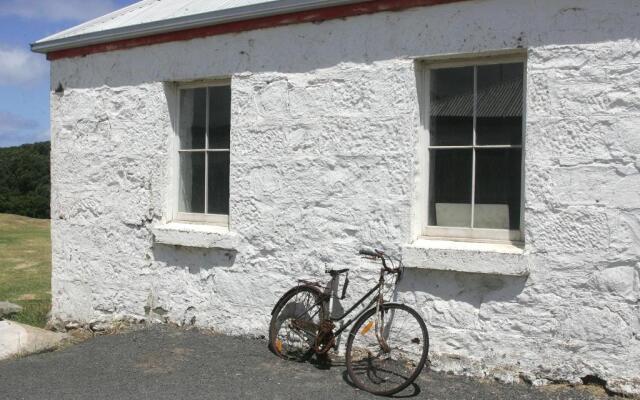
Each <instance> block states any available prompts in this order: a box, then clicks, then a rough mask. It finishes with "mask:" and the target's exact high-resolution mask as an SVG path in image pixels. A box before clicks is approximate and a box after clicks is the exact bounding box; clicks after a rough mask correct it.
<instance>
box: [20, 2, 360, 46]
mask: <svg viewBox="0 0 640 400" xmlns="http://www.w3.org/2000/svg"><path fill="white" fill-rule="evenodd" d="M363 1H367V0H143V1H140V2H137V3H135V4H132V5H131V6H128V7H125V8H123V9H120V10H117V11H114V12H113V13H110V14H107V15H105V16H102V17H99V18H96V19H94V20H92V21H89V22H86V23H84V24H81V25H78V26H75V27H73V28H71V29H67V30H65V31H63V32H60V33H57V34H55V35H52V36H49V37H46V38H44V39H41V40H38V41H37V42H35V43H33V44H32V45H31V47H32V50H33V51H36V52H42V53H46V52H50V51H56V50H63V49H69V48H73V47H78V46H86V45H91V44H98V43H106V42H110V41H114V40H122V39H130V38H136V37H143V36H147V35H153V34H157V33H164V32H173V31H178V30H183V29H189V28H196V27H200V26H207V25H214V24H222V23H226V22H233V21H240V20H245V19H252V18H260V17H266V16H271V15H278V14H284V13H290V12H298V11H306V10H313V9H319V8H325V7H331V6H336V5H346V4H353V3H361V2H363Z"/></svg>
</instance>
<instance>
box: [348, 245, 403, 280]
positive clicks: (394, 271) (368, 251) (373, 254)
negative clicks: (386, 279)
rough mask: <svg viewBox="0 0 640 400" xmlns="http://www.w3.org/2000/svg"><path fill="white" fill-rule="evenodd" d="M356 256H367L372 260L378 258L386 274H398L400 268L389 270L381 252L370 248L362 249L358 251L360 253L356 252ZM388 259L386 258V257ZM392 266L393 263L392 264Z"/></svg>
mask: <svg viewBox="0 0 640 400" xmlns="http://www.w3.org/2000/svg"><path fill="white" fill-rule="evenodd" d="M358 254H360V255H363V256H367V257H372V258H379V259H380V260H382V268H383V269H384V270H385V271H386V272H388V273H392V274H399V273H400V268H389V267H387V262H386V260H385V254H384V251H383V250H380V249H372V248H370V247H364V248H362V249H360V251H358ZM387 258H388V256H387ZM392 264H393V262H392Z"/></svg>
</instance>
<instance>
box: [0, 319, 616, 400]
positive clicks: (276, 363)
mask: <svg viewBox="0 0 640 400" xmlns="http://www.w3.org/2000/svg"><path fill="white" fill-rule="evenodd" d="M345 377H346V369H345V367H344V365H340V364H337V365H334V366H332V367H331V368H330V369H318V368H316V367H315V366H314V365H312V364H308V363H303V364H298V363H292V362H286V361H282V360H280V359H278V358H276V357H275V356H274V355H272V354H271V353H270V352H269V351H268V350H267V346H266V343H265V342H264V341H259V340H253V339H245V338H234V337H228V336H220V335H208V334H203V333H199V332H197V331H183V330H178V329H174V328H169V327H154V328H149V329H144V330H140V331H134V332H129V333H125V334H120V335H113V336H101V337H97V338H94V339H92V340H89V341H86V342H84V343H81V344H78V345H76V346H72V347H69V348H67V349H64V350H61V351H57V352H53V353H46V354H39V355H34V356H30V357H26V358H23V359H19V360H12V361H3V362H0V398H2V399H37V400H42V399H65V400H71V399H92V400H98V399H136V400H141V399H154V400H159V399H310V400H313V399H323V400H326V399H331V400H341V399H371V398H378V397H375V396H372V395H369V394H368V393H364V392H361V391H359V390H357V389H354V388H353V387H352V386H350V385H349V384H348V383H347V382H346V381H345ZM416 384H417V385H415V386H414V387H413V388H411V389H407V391H405V392H403V393H401V394H400V396H401V397H404V398H415V399H429V400H440V399H442V400H444V399H452V400H454V399H455V400H460V399H492V400H495V399H532V400H533V399H536V400H538V399H540V400H542V399H558V400H560V399H562V400H569V399H574V400H582V399H601V398H603V396H604V397H605V398H606V396H605V395H604V394H603V392H602V391H601V389H599V388H594V387H581V388H570V387H567V386H550V387H545V388H532V387H529V386H527V385H524V384H519V385H502V384H498V383H495V382H485V381H478V380H473V379H467V378H461V377H455V376H451V375H446V374H439V373H434V372H428V373H423V374H422V376H421V377H420V378H419V379H418V381H416ZM609 399H612V398H609Z"/></svg>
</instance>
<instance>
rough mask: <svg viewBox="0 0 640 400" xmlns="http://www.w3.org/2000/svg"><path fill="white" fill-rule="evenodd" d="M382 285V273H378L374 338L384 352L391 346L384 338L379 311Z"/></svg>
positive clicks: (389, 349)
mask: <svg viewBox="0 0 640 400" xmlns="http://www.w3.org/2000/svg"><path fill="white" fill-rule="evenodd" d="M383 286H384V274H383V273H382V272H381V273H380V287H379V288H378V301H376V319H375V324H376V329H375V332H376V339H378V344H380V347H381V348H382V351H383V352H385V353H390V352H391V347H389V345H388V344H387V341H386V340H385V338H384V332H383V330H384V319H383V317H382V312H381V311H380V307H381V306H382V287H383Z"/></svg>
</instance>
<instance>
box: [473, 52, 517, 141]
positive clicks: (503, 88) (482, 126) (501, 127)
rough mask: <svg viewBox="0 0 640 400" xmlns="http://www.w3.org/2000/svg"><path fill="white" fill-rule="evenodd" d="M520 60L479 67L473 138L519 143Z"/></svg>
mask: <svg viewBox="0 0 640 400" xmlns="http://www.w3.org/2000/svg"><path fill="white" fill-rule="evenodd" d="M523 70H524V65H523V64H522V63H517V64H499V65H483V66H479V67H478V84H477V86H478V89H477V90H478V94H477V96H478V97H477V102H478V103H477V107H478V108H477V111H476V113H477V114H476V116H477V119H476V133H477V137H476V141H477V144H479V145H487V144H522V94H523V93H522V91H523V81H522V79H523Z"/></svg>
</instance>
